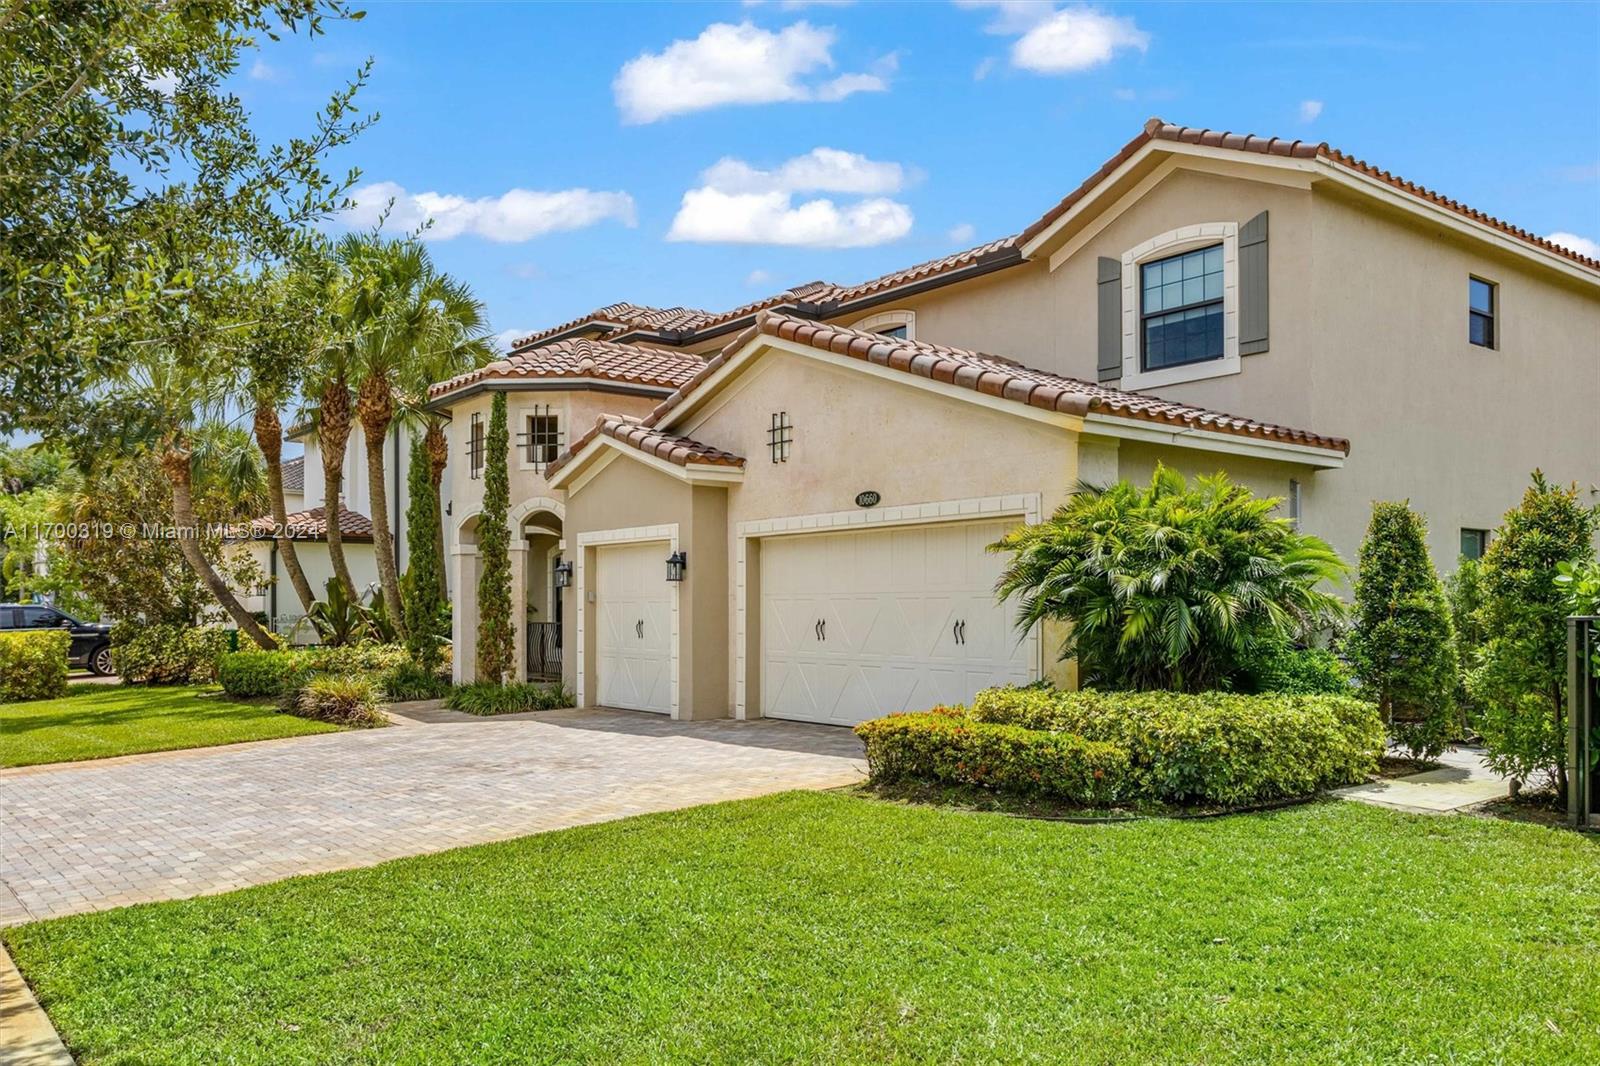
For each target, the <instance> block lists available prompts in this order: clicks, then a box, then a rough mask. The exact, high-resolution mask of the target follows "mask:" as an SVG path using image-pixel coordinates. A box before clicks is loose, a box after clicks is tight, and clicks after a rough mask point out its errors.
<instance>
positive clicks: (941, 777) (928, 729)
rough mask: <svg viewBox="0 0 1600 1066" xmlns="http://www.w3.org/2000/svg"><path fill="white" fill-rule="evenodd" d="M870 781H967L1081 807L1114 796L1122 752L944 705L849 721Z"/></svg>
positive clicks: (1122, 785)
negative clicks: (857, 722) (969, 714)
mask: <svg viewBox="0 0 1600 1066" xmlns="http://www.w3.org/2000/svg"><path fill="white" fill-rule="evenodd" d="M855 732H856V736H858V737H860V738H861V740H862V742H863V743H864V744H865V745H866V749H867V767H868V770H869V772H870V776H871V780H872V781H873V782H874V783H875V784H892V783H896V782H903V781H911V782H920V783H932V784H945V785H969V786H974V787H977V788H985V789H991V790H993V791H996V792H1003V793H1006V794H1009V795H1016V796H1047V797H1050V798H1053V799H1061V800H1066V801H1068V802H1071V803H1079V804H1083V805H1085V806H1105V805H1108V804H1111V803H1114V802H1116V800H1117V799H1119V798H1120V797H1121V796H1122V795H1123V793H1124V791H1125V789H1126V787H1127V784H1128V753H1127V752H1126V751H1124V750H1122V749H1121V748H1119V747H1117V746H1116V745H1115V744H1105V743H1098V742H1095V741H1091V740H1085V739H1083V738H1082V737H1079V736H1073V735H1072V734H1070V733H1053V732H1045V731H1042V730H1036V729H1024V728H1022V727H1020V726H1014V725H997V724H994V723H991V722H979V721H975V720H973V719H971V718H968V717H966V716H964V715H961V714H959V713H951V712H949V711H948V710H945V709H942V708H941V709H938V710H934V711H929V712H925V713H922V714H891V715H889V716H888V717H887V718H878V719H875V720H873V721H870V722H862V723H861V724H860V725H858V726H856V728H855Z"/></svg>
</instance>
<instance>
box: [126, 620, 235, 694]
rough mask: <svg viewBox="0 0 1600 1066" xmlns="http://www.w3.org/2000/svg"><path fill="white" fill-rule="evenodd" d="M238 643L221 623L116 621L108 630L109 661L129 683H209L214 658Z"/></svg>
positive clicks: (214, 676)
mask: <svg viewBox="0 0 1600 1066" xmlns="http://www.w3.org/2000/svg"><path fill="white" fill-rule="evenodd" d="M238 643H239V633H238V630H235V629H225V628H223V627H222V626H184V625H147V624H145V623H142V622H119V623H117V625H116V626H114V627H113V628H112V630H111V662H112V665H113V666H114V667H115V668H116V671H117V674H118V675H119V676H120V677H121V678H122V680H123V681H125V682H128V683H130V684H149V685H209V684H211V683H212V682H214V681H216V679H217V662H218V660H219V659H221V658H222V656H223V655H224V654H225V653H226V652H228V651H230V650H232V649H233V648H236V647H237V646H238Z"/></svg>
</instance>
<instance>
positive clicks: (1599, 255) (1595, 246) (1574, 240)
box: [1545, 232, 1600, 259]
mask: <svg viewBox="0 0 1600 1066" xmlns="http://www.w3.org/2000/svg"><path fill="white" fill-rule="evenodd" d="M1545 240H1547V241H1549V242H1550V243H1551V244H1559V245H1561V247H1563V248H1570V249H1572V250H1573V251H1574V252H1577V253H1578V254H1579V255H1586V256H1588V257H1589V258H1590V259H1600V241H1596V240H1591V239H1590V238H1588V237H1580V236H1578V235H1577V234H1576V233H1566V232H1557V233H1552V234H1550V235H1549V236H1548V237H1546V238H1545Z"/></svg>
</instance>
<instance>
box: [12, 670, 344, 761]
mask: <svg viewBox="0 0 1600 1066" xmlns="http://www.w3.org/2000/svg"><path fill="white" fill-rule="evenodd" d="M336 728H337V727H336V726H331V725H327V724H325V723H322V722H313V721H310V720H308V719H305V718H296V717H294V716H293V715H289V714H279V713H278V711H277V710H275V709H274V708H273V707H271V706H270V705H267V704H261V703H241V702H239V701H238V700H232V699H229V698H228V697H227V696H225V695H223V694H222V692H221V691H220V690H218V689H214V688H200V687H196V686H191V685H151V686H148V687H146V686H140V685H72V686H71V687H70V688H69V689H68V692H67V695H66V696H64V697H62V698H61V699H59V700H30V701H28V702H24V703H0V766H33V765H35V764H36V763H47V762H72V761H76V760H78V759H103V758H105V757H106V756H108V755H133V754H135V753H137V752H142V751H170V750H172V749H173V748H198V747H204V746H205V745H208V744H233V743H237V742H238V741H241V740H269V739H271V738H273V737H293V736H299V735H301V734H303V733H327V732H330V731H332V730H334V729H336Z"/></svg>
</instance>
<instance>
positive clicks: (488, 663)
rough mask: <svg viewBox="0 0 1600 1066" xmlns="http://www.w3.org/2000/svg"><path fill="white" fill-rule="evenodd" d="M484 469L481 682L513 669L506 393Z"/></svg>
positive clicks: (498, 405) (493, 414)
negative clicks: (507, 528)
mask: <svg viewBox="0 0 1600 1066" xmlns="http://www.w3.org/2000/svg"><path fill="white" fill-rule="evenodd" d="M484 446H485V448H486V449H487V455H486V456H485V458H484V468H483V509H482V510H481V511H480V512H479V514H478V562H479V564H480V566H481V567H482V569H481V570H480V571H479V573H478V680H479V681H490V682H493V683H494V684H497V685H499V684H503V683H504V682H505V679H506V677H507V676H508V675H509V674H510V673H511V660H512V655H513V650H512V649H513V643H512V635H511V554H510V553H511V543H510V542H511V536H510V534H509V533H508V532H507V531H506V512H507V510H508V509H509V508H510V506H511V487H510V483H509V477H510V475H509V474H508V473H507V471H506V459H507V456H508V455H509V453H510V451H511V438H510V435H509V434H508V432H507V430H506V394H505V393H503V392H497V393H495V394H494V401H493V406H492V407H491V408H490V412H489V436H488V439H487V440H486V441H485V442H484Z"/></svg>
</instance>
